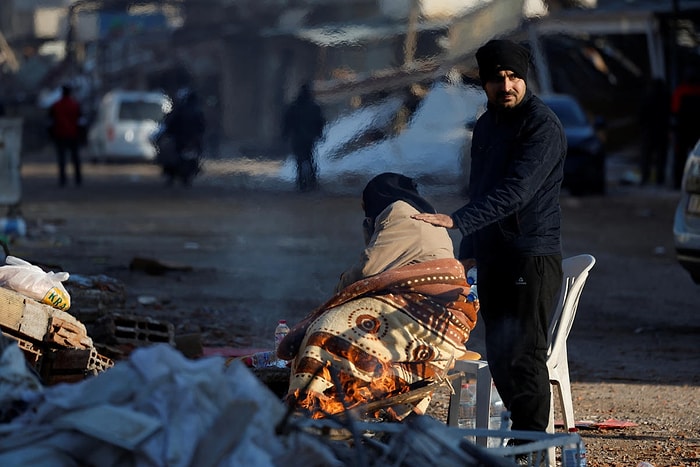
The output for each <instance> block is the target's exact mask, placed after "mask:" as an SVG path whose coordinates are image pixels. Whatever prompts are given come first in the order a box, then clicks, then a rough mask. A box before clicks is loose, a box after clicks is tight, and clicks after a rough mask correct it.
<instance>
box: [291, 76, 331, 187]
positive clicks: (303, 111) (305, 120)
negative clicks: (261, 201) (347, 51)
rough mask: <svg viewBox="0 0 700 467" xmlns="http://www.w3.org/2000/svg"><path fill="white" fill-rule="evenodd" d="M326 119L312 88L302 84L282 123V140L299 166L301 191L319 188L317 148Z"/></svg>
mask: <svg viewBox="0 0 700 467" xmlns="http://www.w3.org/2000/svg"><path fill="white" fill-rule="evenodd" d="M325 125H326V120H325V118H324V116H323V111H322V110H321V106H320V105H318V103H317V102H316V101H315V100H314V97H313V94H312V92H311V88H310V86H309V85H308V84H303V85H302V86H301V88H300V89H299V94H297V97H296V99H295V100H294V101H293V102H292V103H291V104H290V105H289V107H287V109H286V110H285V113H284V117H283V121H282V137H283V138H284V139H285V140H287V139H288V140H289V141H290V142H291V146H292V152H293V153H294V157H295V158H296V163H297V187H298V188H299V190H301V191H308V190H313V189H315V188H316V187H317V186H318V168H317V166H316V161H315V160H314V146H315V145H316V141H318V140H319V139H320V138H321V137H322V136H323V127H324V126H325Z"/></svg>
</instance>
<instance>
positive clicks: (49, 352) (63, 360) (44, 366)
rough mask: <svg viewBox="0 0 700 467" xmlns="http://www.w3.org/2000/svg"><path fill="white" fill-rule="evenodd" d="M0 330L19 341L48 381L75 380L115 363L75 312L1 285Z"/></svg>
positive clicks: (31, 362)
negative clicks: (66, 310) (54, 306)
mask: <svg viewBox="0 0 700 467" xmlns="http://www.w3.org/2000/svg"><path fill="white" fill-rule="evenodd" d="M0 331H2V334H3V335H5V336H7V337H9V338H11V339H13V340H15V341H17V343H18V345H19V347H20V348H21V349H22V351H23V352H24V355H25V357H26V360H27V362H28V363H29V364H30V366H32V367H33V368H34V369H35V370H36V371H37V373H38V374H39V375H40V376H41V377H42V379H43V381H44V382H45V383H46V384H47V385H52V384H56V383H61V382H76V381H80V380H82V379H84V378H85V377H86V376H90V375H96V374H98V373H100V372H102V371H104V370H106V369H107V368H110V367H112V366H113V365H114V362H113V361H112V360H111V359H109V358H107V357H105V356H103V355H101V354H100V353H99V352H98V351H97V350H96V349H95V346H94V345H93V341H92V339H91V338H90V337H89V336H88V333H87V330H86V328H85V326H84V325H83V323H81V322H80V321H78V320H77V319H76V318H75V317H74V316H73V315H71V314H69V313H67V312H65V311H61V310H58V309H56V308H53V307H51V306H50V305H45V304H43V303H39V302H38V301H36V300H34V299H32V298H29V297H26V296H24V295H22V294H20V293H18V292H15V291H13V290H9V289H5V288H0Z"/></svg>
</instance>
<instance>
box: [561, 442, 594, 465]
mask: <svg viewBox="0 0 700 467" xmlns="http://www.w3.org/2000/svg"><path fill="white" fill-rule="evenodd" d="M561 465H562V467H587V465H588V460H587V459H586V446H584V444H583V440H581V439H579V442H577V443H571V444H568V445H567V446H565V447H564V450H563V451H562V455H561Z"/></svg>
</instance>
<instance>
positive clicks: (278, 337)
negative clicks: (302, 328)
mask: <svg viewBox="0 0 700 467" xmlns="http://www.w3.org/2000/svg"><path fill="white" fill-rule="evenodd" d="M287 334H289V326H288V325H287V320H285V319H281V320H279V321H278V322H277V327H276V328H275V355H274V358H275V366H278V367H280V368H284V367H285V366H287V362H286V361H284V360H280V359H278V358H277V349H278V348H279V346H280V342H282V339H284V336H286V335H287Z"/></svg>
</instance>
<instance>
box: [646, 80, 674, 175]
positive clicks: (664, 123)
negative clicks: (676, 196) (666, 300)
mask: <svg viewBox="0 0 700 467" xmlns="http://www.w3.org/2000/svg"><path fill="white" fill-rule="evenodd" d="M639 122H640V127H641V130H642V139H641V144H642V147H641V167H640V169H641V176H642V179H641V183H642V185H646V184H648V183H652V182H654V183H656V184H657V185H659V186H663V185H664V184H665V183H666V161H667V160H668V157H667V156H668V149H669V148H668V143H669V130H670V123H671V95H670V92H669V90H668V87H667V86H666V82H665V81H664V80H663V79H662V78H654V79H652V80H651V81H650V82H649V85H648V87H647V90H646V93H645V95H644V99H643V100H642V105H641V110H640V115H639Z"/></svg>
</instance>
